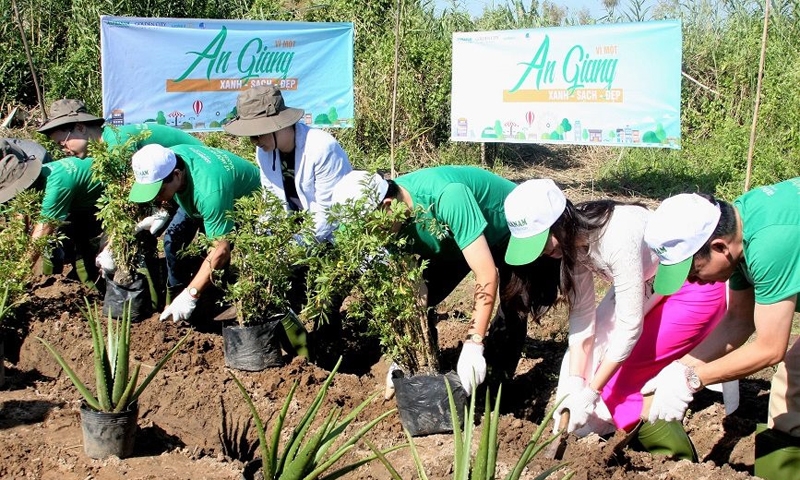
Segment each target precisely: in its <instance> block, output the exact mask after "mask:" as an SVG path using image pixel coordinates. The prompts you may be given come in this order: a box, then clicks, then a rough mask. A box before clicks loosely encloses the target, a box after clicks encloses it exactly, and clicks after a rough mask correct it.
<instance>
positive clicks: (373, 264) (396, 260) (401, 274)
mask: <svg viewBox="0 0 800 480" xmlns="http://www.w3.org/2000/svg"><path fill="white" fill-rule="evenodd" d="M375 203H377V202H376V201H375V199H370V198H362V199H359V200H356V201H355V202H349V203H346V204H344V205H334V206H333V207H332V208H331V211H330V217H331V220H330V221H331V222H335V223H338V224H339V225H340V226H339V228H338V229H337V231H336V232H335V235H334V242H333V244H332V245H331V246H330V248H328V249H327V250H326V251H325V254H324V255H320V256H317V257H314V258H310V259H309V282H308V303H307V304H306V310H305V315H306V316H308V317H309V318H322V319H323V320H324V318H325V315H326V312H329V311H330V310H331V308H333V304H332V302H333V299H334V298H337V297H341V298H344V297H347V301H346V305H347V306H346V308H347V317H348V318H350V319H351V320H354V321H363V322H366V324H367V326H368V331H369V332H370V333H372V334H375V335H377V336H378V338H379V339H380V342H381V347H382V349H383V351H384V353H385V354H386V355H387V356H388V357H389V358H390V359H391V360H392V361H394V362H395V363H397V364H398V365H401V366H402V368H403V370H404V371H406V373H407V374H409V375H414V374H416V373H429V374H430V373H438V370H439V361H438V349H437V346H436V345H434V344H433V340H432V338H431V335H430V334H429V329H428V321H427V308H426V304H425V302H424V299H423V298H421V297H420V295H418V292H419V289H420V287H421V285H422V284H423V278H422V273H423V271H424V269H425V266H426V262H424V261H419V260H418V259H417V258H416V257H415V256H414V255H412V254H411V252H410V245H409V243H408V239H407V238H406V237H405V236H403V235H398V234H397V233H396V226H398V225H403V224H407V223H408V222H413V221H414V219H415V218H416V215H415V214H414V212H411V214H409V212H408V210H407V208H406V206H405V205H404V204H402V203H398V202H396V201H394V202H392V204H391V206H390V207H389V208H388V209H383V208H380V209H375V208H369V207H368V206H369V205H374V204H375ZM393 227H395V228H393Z"/></svg>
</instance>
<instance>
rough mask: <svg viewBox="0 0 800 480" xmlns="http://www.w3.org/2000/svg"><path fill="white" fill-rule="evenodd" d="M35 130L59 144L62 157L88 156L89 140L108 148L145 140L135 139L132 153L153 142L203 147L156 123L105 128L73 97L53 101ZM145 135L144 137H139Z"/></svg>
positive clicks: (192, 139)
mask: <svg viewBox="0 0 800 480" xmlns="http://www.w3.org/2000/svg"><path fill="white" fill-rule="evenodd" d="M37 131H38V132H39V133H42V134H44V135H47V136H48V137H50V140H52V141H53V142H55V143H57V144H58V145H60V146H61V149H62V150H63V152H64V154H65V155H72V156H75V157H78V158H86V156H87V155H88V154H89V142H91V141H93V140H94V141H99V142H101V143H103V144H104V145H106V146H107V148H111V147H113V146H115V145H122V144H124V143H125V142H126V141H127V140H128V139H129V138H131V137H133V136H140V137H146V138H138V139H137V140H136V143H135V144H133V145H132V146H131V148H132V150H133V151H136V150H138V149H140V148H142V147H143V146H145V145H150V144H153V143H155V144H157V145H161V146H162V147H172V146H175V145H202V144H203V142H201V141H200V140H199V139H198V138H197V137H194V136H192V135H191V134H189V133H187V132H184V131H183V130H180V129H178V128H175V127H169V126H166V125H159V124H156V123H135V124H128V125H119V126H116V127H112V126H110V125H105V120H104V119H103V118H102V117H98V116H96V115H92V114H91V113H89V112H88V111H87V109H86V104H85V103H84V102H83V101H81V100H77V99H74V98H65V99H61V100H56V101H55V102H53V103H52V104H51V105H50V115H49V118H48V120H47V121H46V122H45V123H43V124H42V126H40V127H39V128H38V129H37ZM145 132H146V134H145V135H142V134H143V133H145Z"/></svg>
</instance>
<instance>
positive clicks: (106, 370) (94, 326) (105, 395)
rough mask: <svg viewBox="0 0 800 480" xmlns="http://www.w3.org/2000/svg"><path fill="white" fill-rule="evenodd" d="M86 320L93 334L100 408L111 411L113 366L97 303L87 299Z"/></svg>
mask: <svg viewBox="0 0 800 480" xmlns="http://www.w3.org/2000/svg"><path fill="white" fill-rule="evenodd" d="M86 307H87V308H86V310H85V311H84V315H85V316H86V322H87V323H88V324H89V331H90V332H91V334H92V352H93V357H94V375H95V383H96V385H97V400H98V402H100V410H101V411H103V412H110V411H111V407H112V405H111V397H110V396H109V383H110V382H111V368H110V366H109V363H108V357H106V350H105V345H104V343H103V340H104V337H105V335H103V326H102V325H100V323H99V322H98V317H97V305H94V307H92V305H90V304H89V300H88V299H87V300H86Z"/></svg>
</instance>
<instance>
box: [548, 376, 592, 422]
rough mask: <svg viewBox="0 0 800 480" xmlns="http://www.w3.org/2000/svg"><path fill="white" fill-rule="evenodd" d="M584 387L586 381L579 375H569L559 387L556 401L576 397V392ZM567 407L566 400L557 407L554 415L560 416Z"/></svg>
mask: <svg viewBox="0 0 800 480" xmlns="http://www.w3.org/2000/svg"><path fill="white" fill-rule="evenodd" d="M584 387H586V380H584V379H583V377H581V376H580V375H570V376H569V377H567V379H566V380H565V381H564V383H563V384H562V385H561V388H559V389H558V390H559V392H558V393H559V395H558V398H557V399H556V400H558V401H561V399H562V398H565V397H566V398H567V399H569V398H572V397H575V396H576V395H578V392H580V391H581V390H583V389H584ZM568 409H569V407H568V406H567V400H564V401H563V402H561V403H560V404H559V405H558V408H557V409H556V411H555V414H556V415H561V412H563V411H564V410H568Z"/></svg>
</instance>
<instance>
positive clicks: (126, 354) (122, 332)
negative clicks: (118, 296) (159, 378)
mask: <svg viewBox="0 0 800 480" xmlns="http://www.w3.org/2000/svg"><path fill="white" fill-rule="evenodd" d="M126 305H127V308H126V307H123V314H122V319H121V320H119V321H118V322H116V325H115V327H116V328H115V329H114V344H115V345H114V346H115V348H116V352H115V353H116V355H114V356H113V357H111V355H109V358H114V365H115V367H116V368H115V369H114V370H113V372H114V389H113V391H112V395H111V402H112V403H113V405H114V407H115V411H118V410H117V408H119V407H120V404H121V403H122V402H121V401H120V399H121V398H122V394H123V393H124V392H125V390H126V389H127V387H128V386H129V385H130V382H129V380H128V367H129V361H130V332H131V310H130V302H128V303H126ZM110 322H111V320H110V319H109V328H108V330H109V331H111V326H110ZM134 383H136V382H135V380H134ZM128 396H130V393H129V394H128ZM123 406H124V404H123Z"/></svg>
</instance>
